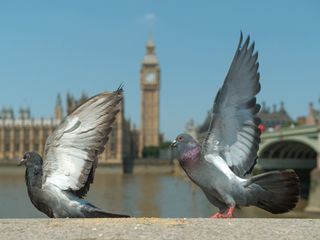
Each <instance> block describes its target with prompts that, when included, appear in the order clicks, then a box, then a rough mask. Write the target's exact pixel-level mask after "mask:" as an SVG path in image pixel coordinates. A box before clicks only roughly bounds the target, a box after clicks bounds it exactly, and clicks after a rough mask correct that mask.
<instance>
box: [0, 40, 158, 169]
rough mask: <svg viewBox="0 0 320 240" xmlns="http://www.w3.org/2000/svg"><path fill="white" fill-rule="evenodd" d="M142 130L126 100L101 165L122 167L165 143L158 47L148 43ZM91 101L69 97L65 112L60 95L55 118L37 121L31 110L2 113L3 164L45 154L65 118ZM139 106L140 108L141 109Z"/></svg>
mask: <svg viewBox="0 0 320 240" xmlns="http://www.w3.org/2000/svg"><path fill="white" fill-rule="evenodd" d="M140 90H141V105H140V107H141V122H140V124H141V127H140V129H137V128H136V127H135V125H134V124H132V123H131V121H130V120H127V119H126V118H125V117H124V106H125V104H124V101H123V104H122V106H121V111H120V112H119V114H118V115H117V118H116V121H115V123H114V126H113V130H112V132H111V133H110V135H109V140H108V143H107V144H106V146H105V151H104V152H103V153H102V154H101V155H100V159H99V163H100V164H101V163H102V164H105V163H108V164H120V163H122V162H128V161H129V162H130V161H131V160H130V159H134V158H136V157H141V156H142V151H143V149H144V148H145V147H149V146H152V147H158V146H159V145H160V143H161V141H162V138H161V134H160V129H159V125H160V123H159V96H160V66H159V62H158V59H157V57H156V55H155V44H154V42H153V40H152V39H149V40H148V41H147V45H146V54H145V56H144V58H143V61H142V63H141V69H140ZM87 99H88V96H87V95H86V94H85V93H84V92H83V93H82V94H81V95H80V97H78V98H76V97H74V96H72V95H71V94H70V93H67V96H66V105H65V111H64V108H63V103H62V98H61V95H60V94H58V96H57V99H56V104H55V106H54V108H53V112H54V117H53V118H50V119H43V118H40V119H34V118H32V117H31V112H30V109H29V108H27V107H23V108H21V109H20V114H19V116H18V117H15V116H14V111H13V109H11V108H3V109H2V111H0V163H1V162H10V161H11V162H12V161H13V160H16V159H20V158H21V157H22V156H23V154H24V153H25V152H27V151H36V152H39V153H40V154H41V155H43V151H44V146H45V142H46V139H47V137H48V136H49V134H51V133H52V132H53V131H54V129H55V128H56V127H57V126H58V125H59V123H60V122H61V121H62V119H63V117H64V116H65V115H68V114H70V113H71V112H72V111H73V110H74V109H75V108H76V107H77V106H79V105H80V104H82V103H83V102H84V101H86V100H87ZM137 107H138V106H137Z"/></svg>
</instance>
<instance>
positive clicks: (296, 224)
mask: <svg viewBox="0 0 320 240" xmlns="http://www.w3.org/2000/svg"><path fill="white" fill-rule="evenodd" d="M319 236H320V220H317V219H261V218H260V219H258V218H251V219H244V218H242V219H204V218H197V219H159V218H131V219H2V220H0V239H7V240H11V239H26V240H29V239H30V240H31V239H32V240H33V239H44V240H45V239H59V240H60V239H78V240H79V239H83V240H85V239H86V240H88V239H90V240H93V239H121V240H126V239H128V240H129V239H133V240H136V239H152V240H157V239H166V240H170V239H178V240H179V239H181V240H186V239H201V240H206V239H208V240H209V239H210V240H211V239H224V240H228V239H237V240H241V239H304V240H306V239H318V238H319Z"/></svg>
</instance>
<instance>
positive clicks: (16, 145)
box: [14, 143, 20, 152]
mask: <svg viewBox="0 0 320 240" xmlns="http://www.w3.org/2000/svg"><path fill="white" fill-rule="evenodd" d="M19 150H20V144H19V143H16V144H15V145H14V151H15V152H19Z"/></svg>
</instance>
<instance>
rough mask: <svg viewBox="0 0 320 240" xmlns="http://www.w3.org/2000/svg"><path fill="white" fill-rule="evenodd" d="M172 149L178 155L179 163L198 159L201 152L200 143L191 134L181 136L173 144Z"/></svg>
mask: <svg viewBox="0 0 320 240" xmlns="http://www.w3.org/2000/svg"><path fill="white" fill-rule="evenodd" d="M171 148H172V149H174V150H175V151H176V152H177V154H178V159H179V161H183V162H184V161H189V160H195V159H198V158H199V156H200V152H201V147H200V145H199V143H198V142H197V141H196V140H195V139H194V138H193V137H192V136H190V135H189V134H186V133H182V134H179V135H178V136H177V137H176V139H175V140H174V141H173V142H172V143H171Z"/></svg>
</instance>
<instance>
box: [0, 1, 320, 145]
mask: <svg viewBox="0 0 320 240" xmlns="http://www.w3.org/2000/svg"><path fill="white" fill-rule="evenodd" d="M319 12H320V2H319V1H209V0H208V1H186V0H184V1H182V0H180V1H178V0H176V1H170V0H162V1H151V0H136V1H130V0H127V1H124V0H118V1H83V0H82V1H81V0H69V1H62V0H57V1H40V0H39V1H32V0H31V1H15V0H2V1H0V83H1V85H0V86H1V88H0V89H1V94H0V107H2V106H11V107H13V108H14V109H15V112H16V113H17V111H18V108H19V107H20V106H21V105H23V104H24V105H29V106H30V107H31V110H32V116H33V117H51V116H53V107H54V103H55V99H56V95H57V93H59V92H60V93H62V96H63V97H64V98H65V94H66V92H67V91H69V92H70V93H72V94H73V95H75V96H79V95H80V94H81V92H82V91H85V92H87V93H88V94H89V95H93V94H96V93H98V92H101V91H104V90H113V89H116V88H117V87H118V85H119V84H120V83H121V82H124V83H125V94H126V99H125V101H126V104H125V112H126V117H127V118H130V119H132V120H133V122H135V123H136V124H137V125H138V126H139V122H140V91H139V71H140V63H141V60H142V58H143V55H144V53H145V43H146V40H147V37H148V32H149V30H150V25H153V27H152V29H153V36H154V39H155V42H156V47H157V48H156V52H157V55H158V58H159V61H160V64H161V70H162V72H161V77H162V79H161V80H162V82H161V103H160V104H161V112H160V116H161V131H162V132H164V134H165V137H166V138H167V139H170V138H173V137H175V135H176V134H178V133H179V132H181V131H183V130H184V127H185V123H186V121H187V120H188V119H190V118H193V119H194V120H195V122H196V123H198V124H200V123H201V122H202V121H203V120H204V118H205V116H206V113H207V111H208V109H209V108H210V107H211V104H212V100H213V98H214V96H215V94H216V92H217V90H218V88H219V86H221V84H222V82H223V80H224V77H225V75H226V72H227V70H228V68H229V65H230V63H231V60H232V57H233V54H234V51H235V48H236V46H237V43H238V39H239V35H240V30H242V31H243V32H244V34H250V35H251V38H252V39H254V40H255V42H256V49H257V50H258V51H259V61H260V73H261V84H262V91H261V93H260V94H259V97H258V99H259V101H263V100H264V101H266V102H267V103H268V104H269V105H272V104H274V103H275V104H279V103H280V101H284V102H285V105H286V108H287V110H288V112H289V113H290V115H291V116H292V117H294V118H295V117H297V116H300V115H305V114H306V113H307V107H308V102H309V101H313V102H315V105H316V106H317V107H319V108H320V106H319V104H318V98H319V96H320V71H319V68H320V14H319Z"/></svg>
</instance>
